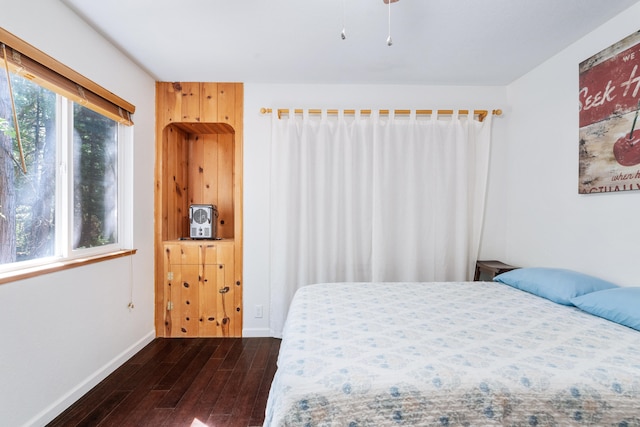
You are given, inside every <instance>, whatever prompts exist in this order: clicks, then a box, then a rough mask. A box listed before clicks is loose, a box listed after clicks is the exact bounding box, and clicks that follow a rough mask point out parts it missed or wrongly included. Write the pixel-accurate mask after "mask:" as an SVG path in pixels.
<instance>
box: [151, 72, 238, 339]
mask: <svg viewBox="0 0 640 427" xmlns="http://www.w3.org/2000/svg"><path fill="white" fill-rule="evenodd" d="M243 99H244V89H243V85H242V83H198V82H157V83H156V135H157V136H158V137H157V141H156V191H155V195H156V197H155V223H156V225H155V233H154V241H155V258H156V269H155V276H156V280H155V282H156V293H155V294H156V299H155V305H156V310H155V317H156V319H155V324H156V333H157V335H158V336H169V335H166V334H167V333H168V332H170V331H172V330H173V328H167V327H166V324H165V316H166V311H167V310H166V306H165V303H166V298H165V296H164V295H163V294H164V291H165V286H164V282H165V276H164V273H165V269H164V267H163V265H162V264H163V262H164V256H165V255H164V253H163V247H162V245H163V243H164V242H166V241H169V240H175V239H179V238H180V237H186V236H188V235H189V221H188V210H189V204H191V203H212V204H215V205H216V207H217V208H218V213H219V217H218V223H217V236H218V237H222V238H224V239H226V240H229V241H232V242H233V259H232V262H227V265H233V269H227V273H228V276H229V277H231V278H232V282H233V283H234V286H235V287H236V288H237V291H238V292H236V293H235V295H234V297H233V303H232V305H231V307H229V308H230V309H232V310H235V313H236V314H237V315H238V316H239V318H240V319H241V318H242V288H241V286H242V267H243V261H242V241H243V239H242V232H243V227H242V158H243V143H242V141H243V108H244V107H243ZM230 333H232V334H234V336H240V334H241V333H242V325H241V321H240V322H234V323H233V326H232V327H231V328H230Z"/></svg>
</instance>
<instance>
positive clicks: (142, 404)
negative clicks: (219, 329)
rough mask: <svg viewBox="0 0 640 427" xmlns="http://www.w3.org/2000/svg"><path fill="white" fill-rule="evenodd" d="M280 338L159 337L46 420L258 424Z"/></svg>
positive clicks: (115, 423) (106, 423)
mask: <svg viewBox="0 0 640 427" xmlns="http://www.w3.org/2000/svg"><path fill="white" fill-rule="evenodd" d="M279 348H280V340H279V339H275V338H158V339H155V340H154V341H153V342H151V343H150V344H149V345H147V346H146V347H145V348H143V349H142V350H141V351H140V352H138V353H137V354H136V355H134V356H133V357H132V358H131V359H130V360H129V361H127V362H126V363H125V364H124V365H122V366H121V367H119V368H118V369H117V370H116V371H115V372H113V373H112V374H111V375H110V376H108V377H107V378H106V379H105V380H104V381H102V382H101V383H100V384H98V385H97V386H96V387H94V388H93V389H92V390H91V391H89V392H88V393H87V394H86V395H84V396H83V397H82V398H81V399H79V400H78V401H77V402H76V403H74V404H73V405H72V406H71V407H69V408H68V409H67V410H66V411H64V412H63V413H62V414H60V415H59V416H58V417H57V418H56V419H55V420H53V421H52V422H51V423H50V424H48V426H51V427H54V426H55V427H57V426H64V427H68V426H101V427H102V426H154V427H156V426H157V427H160V426H162V427H166V426H200V427H203V426H208V427H214V426H215V427H218V426H243V427H246V426H261V425H262V423H263V421H264V410H265V405H266V402H267V396H268V394H269V387H270V386H271V380H272V379H273V375H274V374H275V370H276V359H277V356H278V350H279Z"/></svg>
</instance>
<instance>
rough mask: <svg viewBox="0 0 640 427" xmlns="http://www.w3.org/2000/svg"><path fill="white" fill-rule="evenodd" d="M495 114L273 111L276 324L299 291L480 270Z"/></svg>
mask: <svg viewBox="0 0 640 427" xmlns="http://www.w3.org/2000/svg"><path fill="white" fill-rule="evenodd" d="M490 139H491V115H488V116H487V117H486V118H485V120H484V121H483V122H479V121H477V120H475V119H474V118H472V117H468V116H466V115H465V116H460V117H459V116H458V115H457V114H454V115H453V116H446V117H442V118H440V117H438V116H437V113H435V112H434V114H433V115H432V116H431V117H430V118H422V117H421V118H417V117H416V115H415V112H412V113H411V114H410V116H409V117H394V115H393V114H391V115H389V116H387V115H380V114H379V113H378V112H377V111H373V112H372V114H371V115H362V116H361V115H360V114H358V113H356V115H355V117H353V116H345V115H344V114H343V112H342V111H339V112H338V114H337V116H329V115H328V114H327V112H326V110H323V111H322V113H321V114H320V115H319V116H316V115H310V114H309V112H308V111H307V110H304V111H303V113H302V115H293V114H292V115H289V116H286V115H285V116H284V117H283V118H278V116H277V112H275V111H274V113H273V117H272V141H271V144H272V146H271V183H270V192H271V193H270V199H271V206H270V218H271V224H270V226H271V229H270V236H271V240H270V243H271V247H270V253H271V259H270V264H271V277H270V292H271V312H270V321H271V333H272V334H273V336H276V337H279V336H281V333H282V327H283V325H284V321H285V318H286V315H287V311H288V307H289V303H290V301H291V299H292V297H293V294H294V293H295V291H296V290H297V289H298V288H300V287H302V286H304V285H308V284H312V283H322V282H343V281H348V282H351V281H366V282H371V281H388V282H393V281H460V280H470V279H471V278H472V276H473V270H474V265H475V261H476V258H477V254H478V248H479V244H480V230H481V226H482V218H483V211H484V199H485V193H486V182H487V174H488V163H489V149H490Z"/></svg>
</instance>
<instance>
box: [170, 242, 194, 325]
mask: <svg viewBox="0 0 640 427" xmlns="http://www.w3.org/2000/svg"><path fill="white" fill-rule="evenodd" d="M164 249H165V250H164V252H165V262H164V270H165V322H164V323H165V335H166V336H169V337H197V336H198V334H199V326H198V323H199V322H198V320H199V313H198V305H199V286H198V285H199V280H200V271H199V265H198V250H197V249H198V248H197V247H195V246H188V245H180V244H166V245H165V247H164Z"/></svg>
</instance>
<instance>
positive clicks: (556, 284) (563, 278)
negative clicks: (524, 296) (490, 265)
mask: <svg viewBox="0 0 640 427" xmlns="http://www.w3.org/2000/svg"><path fill="white" fill-rule="evenodd" d="M493 280H495V281H496V282H500V283H504V284H505V285H509V286H512V287H514V288H516V289H520V290H522V291H527V292H530V293H532V294H534V295H538V296H540V297H543V298H546V299H548V300H551V301H553V302H556V303H558V304H564V305H573V304H572V303H571V298H575V297H578V296H580V295H584V294H588V293H590V292H595V291H601V290H604V289H610V288H617V287H618V286H617V285H615V284H613V283H611V282H607V281H606V280H602V279H598V278H597V277H593V276H589V275H587V274H583V273H578V272H576V271H571V270H565V269H562V268H543V267H532V268H519V269H516V270H511V271H507V272H506V273H502V274H499V275H497V276H496V277H494V278H493Z"/></svg>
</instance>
